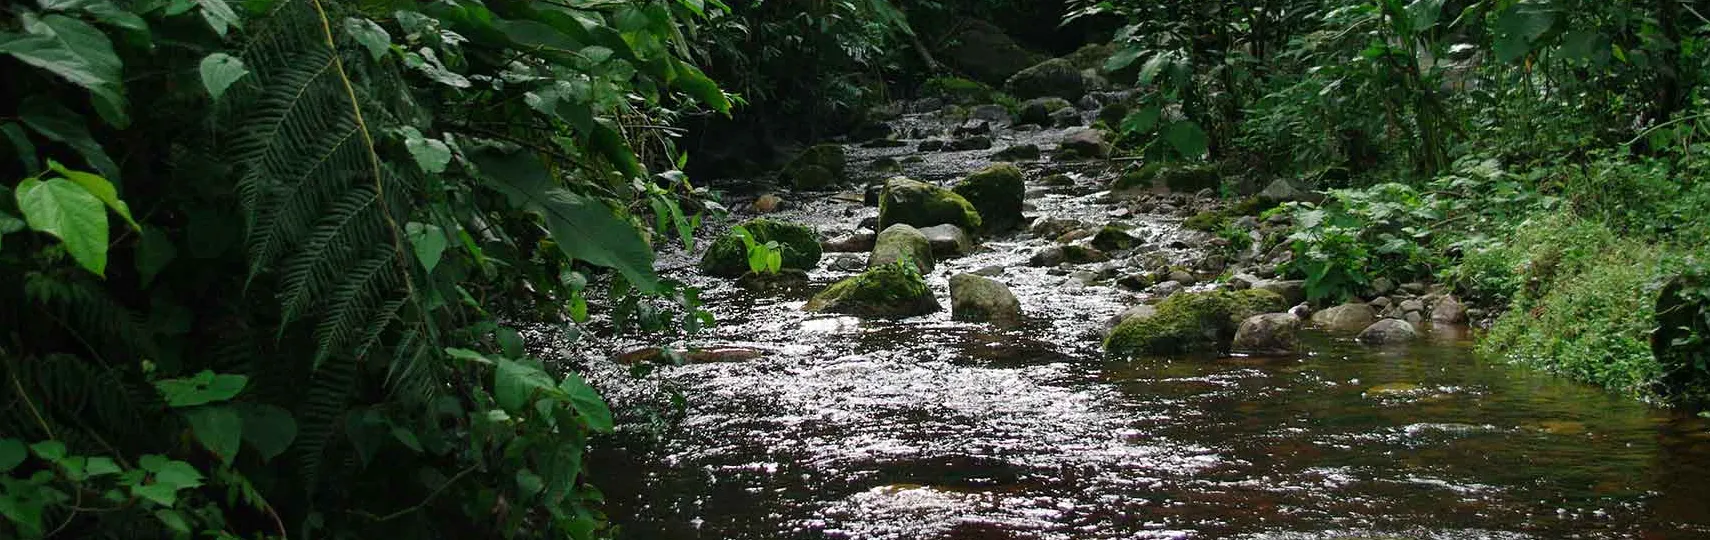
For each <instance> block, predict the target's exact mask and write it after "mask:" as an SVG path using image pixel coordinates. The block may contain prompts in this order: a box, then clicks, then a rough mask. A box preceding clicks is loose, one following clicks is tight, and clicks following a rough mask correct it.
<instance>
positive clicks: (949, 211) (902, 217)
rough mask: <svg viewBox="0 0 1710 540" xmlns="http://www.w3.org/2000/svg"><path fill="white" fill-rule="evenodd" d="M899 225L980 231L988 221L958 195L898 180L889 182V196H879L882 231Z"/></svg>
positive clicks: (887, 193) (887, 185)
mask: <svg viewBox="0 0 1710 540" xmlns="http://www.w3.org/2000/svg"><path fill="white" fill-rule="evenodd" d="M897 223H906V224H909V225H913V226H915V227H931V226H933V225H942V224H945V223H948V224H951V225H955V226H957V227H961V228H962V230H965V231H978V230H981V226H982V225H983V224H984V221H983V220H982V219H981V217H980V212H979V210H977V209H975V208H974V205H973V204H970V203H969V202H968V200H967V199H964V198H962V196H961V195H957V194H956V192H953V191H950V190H948V189H944V188H941V187H938V186H934V185H931V184H927V183H924V182H919V181H915V180H910V179H908V178H902V177H897V178H892V179H891V180H890V181H888V182H885V192H884V193H883V194H882V195H880V196H879V230H884V229H885V228H887V227H890V226H891V225H894V224H897Z"/></svg>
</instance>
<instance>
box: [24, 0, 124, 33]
mask: <svg viewBox="0 0 1710 540" xmlns="http://www.w3.org/2000/svg"><path fill="white" fill-rule="evenodd" d="M36 3H37V4H40V5H41V6H42V9H45V10H48V11H82V12H84V13H88V14H89V15H90V16H92V17H94V18H95V20H96V21H97V22H100V23H102V24H108V25H112V26H114V27H118V28H123V29H126V30H136V31H139V32H147V31H148V23H147V22H146V21H143V18H142V17H140V16H137V14H135V13H132V12H130V11H129V10H127V9H125V8H122V7H119V5H118V4H114V3H113V2H112V1H111V0H38V1H37V2H36Z"/></svg>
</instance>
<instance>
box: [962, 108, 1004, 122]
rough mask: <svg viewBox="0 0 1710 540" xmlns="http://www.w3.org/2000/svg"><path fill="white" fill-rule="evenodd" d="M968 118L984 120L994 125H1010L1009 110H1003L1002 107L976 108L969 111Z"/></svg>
mask: <svg viewBox="0 0 1710 540" xmlns="http://www.w3.org/2000/svg"><path fill="white" fill-rule="evenodd" d="M968 118H970V119H973V120H984V121H986V122H990V123H993V124H1008V123H1009V122H1010V117H1009V109H1005V108H1003V106H1002V105H979V106H976V107H974V109H973V110H971V111H968Z"/></svg>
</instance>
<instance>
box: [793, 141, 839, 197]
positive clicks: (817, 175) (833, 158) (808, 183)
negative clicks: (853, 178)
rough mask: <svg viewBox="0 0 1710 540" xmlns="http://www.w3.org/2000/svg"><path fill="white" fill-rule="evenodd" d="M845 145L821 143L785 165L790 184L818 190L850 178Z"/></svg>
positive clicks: (803, 188)
mask: <svg viewBox="0 0 1710 540" xmlns="http://www.w3.org/2000/svg"><path fill="white" fill-rule="evenodd" d="M846 159H847V157H846V156H845V155H844V152H843V147H842V146H838V145H835V144H821V145H816V146H814V147H812V148H808V149H807V150H805V151H803V152H802V153H801V155H798V156H796V159H794V160H792V161H790V164H789V165H788V166H785V167H784V177H785V178H787V179H789V181H790V185H791V186H794V187H795V188H796V189H799V190H803V191H818V190H824V189H828V188H831V187H835V186H839V185H842V184H843V183H844V182H845V181H846V180H847V179H848V172H847V164H846Z"/></svg>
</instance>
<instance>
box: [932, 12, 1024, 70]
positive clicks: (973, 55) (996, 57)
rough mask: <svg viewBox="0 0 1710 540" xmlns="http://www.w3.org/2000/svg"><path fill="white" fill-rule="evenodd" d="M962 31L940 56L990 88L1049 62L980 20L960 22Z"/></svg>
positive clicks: (995, 27)
mask: <svg viewBox="0 0 1710 540" xmlns="http://www.w3.org/2000/svg"><path fill="white" fill-rule="evenodd" d="M958 26H960V27H961V30H959V31H957V32H956V33H955V34H954V35H952V36H951V38H950V39H949V40H948V43H947V44H946V45H945V47H944V51H943V54H942V55H940V57H941V59H942V60H943V61H944V63H946V64H949V65H950V66H951V67H953V68H956V71H958V72H961V73H966V74H968V76H970V77H973V78H975V79H978V80H980V81H984V82H986V83H990V84H1003V82H1004V81H1005V80H1007V79H1009V78H1010V76H1012V75H1015V74H1016V73H1017V72H1020V71H1021V70H1023V69H1027V67H1028V66H1031V65H1034V64H1036V63H1038V62H1040V61H1041V60H1044V59H1045V58H1047V57H1046V56H1044V55H1041V54H1039V53H1036V52H1033V51H1030V50H1027V49H1025V48H1023V47H1022V46H1021V45H1019V44H1017V43H1016V42H1015V40H1014V39H1011V38H1010V37H1009V35H1008V34H1006V33H1004V31H1003V29H1002V28H999V27H998V26H997V25H994V24H992V23H989V22H986V21H983V20H979V19H964V20H961V21H958Z"/></svg>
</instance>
